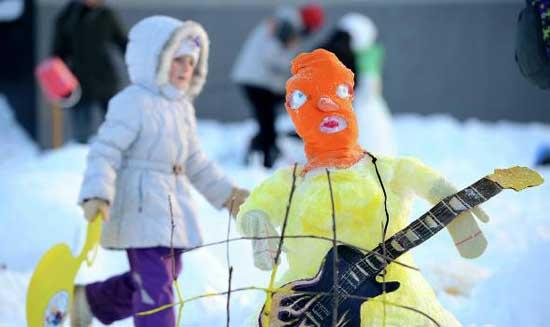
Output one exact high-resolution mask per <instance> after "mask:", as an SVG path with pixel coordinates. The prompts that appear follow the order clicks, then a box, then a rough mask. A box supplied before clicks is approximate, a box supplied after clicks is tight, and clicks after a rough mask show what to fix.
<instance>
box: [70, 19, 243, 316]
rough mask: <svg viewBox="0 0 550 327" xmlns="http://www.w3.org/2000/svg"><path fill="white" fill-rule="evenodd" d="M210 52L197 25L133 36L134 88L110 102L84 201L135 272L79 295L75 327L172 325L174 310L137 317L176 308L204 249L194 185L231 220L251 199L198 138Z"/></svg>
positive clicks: (109, 244) (144, 28)
mask: <svg viewBox="0 0 550 327" xmlns="http://www.w3.org/2000/svg"><path fill="white" fill-rule="evenodd" d="M208 46H209V40H208V36H207V34H206V32H205V31H204V29H203V28H202V27H201V26H200V25H199V24H197V23H195V22H192V21H185V22H182V21H179V20H176V19H173V18H170V17H165V16H153V17H149V18H146V19H144V20H142V21H140V22H139V23H137V24H136V25H135V26H134V27H133V28H132V29H131V30H130V33H129V43H128V47H127V52H126V64H127V66H128V71H129V75H130V80H131V82H132V84H131V85H130V86H128V87H127V88H125V89H124V90H122V91H121V92H119V93H118V94H117V95H116V96H115V97H113V98H112V99H111V101H110V102H109V110H108V113H107V117H106V121H105V123H104V124H103V125H102V126H101V128H100V130H99V132H98V135H97V138H96V139H95V140H94V142H93V143H92V144H91V146H90V153H89V155H88V161H87V168H86V173H85V176H84V181H83V183H82V188H81V193H80V198H79V202H80V204H81V205H82V207H83V209H84V214H85V217H86V219H87V220H92V219H94V217H95V216H96V215H97V214H98V213H102V214H103V217H104V219H105V222H104V226H103V233H102V239H101V244H102V246H104V247H106V248H109V249H123V250H126V252H127V255H128V259H129V263H130V271H129V272H127V273H124V274H122V275H119V276H114V277H112V278H110V279H108V280H106V281H102V282H97V283H93V284H89V285H86V286H85V287H82V286H80V287H76V289H75V302H74V305H73V309H72V312H71V323H72V326H88V325H89V324H90V323H91V320H92V316H93V317H95V318H97V319H99V320H100V321H101V322H102V323H104V324H110V323H112V322H114V321H117V320H120V319H124V318H127V317H130V316H133V317H134V323H135V325H136V326H139V327H144V326H158V327H163V326H174V325H175V317H174V312H173V310H163V311H160V312H158V313H155V314H152V315H146V316H137V315H136V314H137V313H138V312H143V311H147V310H150V309H153V308H156V307H159V306H162V305H165V304H169V303H172V302H173V293H172V281H173V279H174V277H176V276H174V273H175V274H179V272H180V270H181V261H180V254H181V249H184V248H188V247H193V246H196V245H199V244H200V243H201V236H200V233H199V229H198V227H197V217H196V212H195V208H194V201H193V200H192V198H191V196H190V188H191V185H192V186H194V187H195V188H196V189H197V190H198V191H199V192H200V193H202V195H204V196H205V197H206V199H207V200H208V201H209V202H210V203H211V204H212V205H213V206H214V207H216V208H223V207H225V208H227V209H229V210H231V211H232V214H236V212H237V210H238V208H239V206H240V204H241V203H242V202H243V201H244V199H245V198H246V197H247V195H248V192H247V191H245V190H241V189H239V188H237V187H236V186H234V185H233V183H232V182H231V181H230V180H229V179H228V178H227V177H226V176H225V174H223V173H222V171H221V170H220V169H219V168H218V167H217V166H216V165H215V164H213V163H212V162H211V161H209V160H208V159H207V157H206V156H205V154H204V152H203V151H202V150H201V148H200V146H199V142H198V139H197V132H196V118H195V109H194V107H193V104H192V100H193V98H194V97H195V96H197V95H198V94H199V93H200V91H201V89H202V87H203V85H204V82H205V79H206V74H207V60H208ZM172 221H173V223H174V228H173V229H172ZM171 247H173V248H174V249H175V257H173V256H170V251H171ZM174 262H175V267H176V269H175V272H173V269H172V268H173V263H174Z"/></svg>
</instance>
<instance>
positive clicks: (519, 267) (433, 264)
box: [0, 105, 550, 327]
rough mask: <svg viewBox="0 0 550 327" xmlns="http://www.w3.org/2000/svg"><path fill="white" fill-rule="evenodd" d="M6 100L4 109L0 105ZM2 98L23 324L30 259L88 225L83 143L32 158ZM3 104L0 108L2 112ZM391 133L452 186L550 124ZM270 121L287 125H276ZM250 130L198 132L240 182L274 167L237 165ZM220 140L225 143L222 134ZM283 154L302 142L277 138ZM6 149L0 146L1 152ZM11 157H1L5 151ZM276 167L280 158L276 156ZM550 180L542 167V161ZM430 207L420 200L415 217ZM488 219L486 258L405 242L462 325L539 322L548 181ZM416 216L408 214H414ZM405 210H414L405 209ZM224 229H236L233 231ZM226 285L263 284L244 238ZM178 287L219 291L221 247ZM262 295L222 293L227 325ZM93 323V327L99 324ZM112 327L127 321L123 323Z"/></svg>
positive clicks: (532, 148)
mask: <svg viewBox="0 0 550 327" xmlns="http://www.w3.org/2000/svg"><path fill="white" fill-rule="evenodd" d="M4 107H5V106H4ZM5 111H6V110H5V108H2V105H0V147H1V148H2V149H3V150H2V154H3V155H2V158H0V212H1V217H0V326H2V327H3V326H25V325H26V323H25V296H26V288H27V285H28V282H29V279H30V275H31V273H32V270H33V268H34V266H35V265H36V263H37V262H38V260H39V259H40V256H41V255H42V254H43V253H44V251H46V250H47V249H48V248H49V247H51V246H52V245H53V244H55V243H58V242H65V243H67V244H69V245H70V247H71V248H72V249H73V251H74V252H75V253H77V252H78V251H79V249H80V247H81V246H82V242H83V238H84V232H85V228H86V224H85V222H84V220H83V219H82V217H81V216H82V215H81V211H80V209H79V208H78V207H77V206H76V204H75V203H76V198H77V194H78V188H79V184H80V182H81V178H82V172H83V170H84V166H85V155H86V151H87V148H86V147H84V146H79V145H74V144H69V145H67V146H65V147H63V148H62V149H59V150H55V151H47V152H44V153H42V154H38V153H37V151H36V147H34V146H33V145H32V144H30V142H29V141H28V139H27V138H26V137H24V135H23V134H22V133H21V131H20V130H19V129H18V128H17V127H15V125H14V124H13V120H12V119H11V116H9V115H8V114H5ZM6 112H7V111H6ZM394 124H395V125H394V130H395V131H396V132H397V135H396V138H397V144H398V146H399V152H400V154H402V155H411V156H415V157H418V158H420V159H422V160H423V161H424V162H425V163H427V164H429V165H430V166H432V167H435V168H437V169H438V170H440V171H441V172H442V173H444V174H445V175H446V176H448V177H449V179H450V180H452V181H453V182H454V183H455V184H456V185H457V186H466V185H469V184H470V183H472V182H473V181H475V180H477V179H478V178H479V177H481V176H484V175H486V174H487V173H490V172H492V170H493V169H494V168H496V167H508V166H512V165H527V166H530V165H532V161H533V158H534V156H535V152H536V148H537V146H538V145H539V144H540V143H541V142H544V141H549V142H550V126H544V125H537V124H515V123H505V122H502V123H484V122H479V121H476V120H469V121H467V122H465V123H460V122H457V121H456V120H454V119H452V118H450V117H449V116H430V117H420V116H417V115H400V116H397V117H395V120H394ZM280 126H288V122H285V121H284V120H283V122H282V123H281V124H280ZM253 131H254V125H253V124H252V122H250V121H247V122H243V123H238V124H220V123H216V122H212V121H201V122H200V123H199V132H200V135H201V139H202V143H203V146H204V148H205V149H206V151H207V153H208V154H209V155H210V156H211V158H213V159H215V160H217V161H218V162H219V163H220V164H221V165H222V166H223V167H224V169H225V170H226V171H227V172H228V173H229V174H230V175H231V176H232V177H233V178H234V179H235V180H236V181H239V182H240V183H242V185H243V186H245V187H248V188H252V187H254V186H255V185H257V184H258V183H259V182H260V181H261V180H262V179H264V178H265V177H267V176H269V175H270V174H271V173H272V172H271V171H267V170H264V169H263V168H261V167H257V166H254V167H245V166H243V165H242V159H241V158H242V157H243V155H244V149H245V146H246V144H247V141H248V139H249V137H250V135H251V134H252V133H253ZM228 141H229V142H228ZM283 144H284V147H285V151H286V152H287V160H289V158H291V157H299V153H300V151H301V150H300V148H299V147H296V145H294V146H291V144H290V142H283ZM6 149H7V151H8V152H6ZM6 153H7V154H6ZM8 157H9V158H8ZM280 164H281V165H284V164H286V162H285V161H283V162H281V163H280ZM539 171H540V172H541V173H542V174H543V175H545V176H546V177H547V179H548V178H549V177H550V170H545V169H540V170H539ZM195 198H196V199H197V201H198V202H199V207H200V214H201V227H202V230H203V234H204V238H205V240H206V242H211V241H218V240H223V239H225V237H226V229H227V222H228V216H227V214H226V213H225V212H217V211H216V210H215V209H212V208H211V207H210V206H209V205H208V204H207V203H206V201H205V200H204V199H202V198H201V197H200V196H199V195H198V194H195ZM427 208H428V205H427V204H425V203H420V202H419V203H418V204H417V205H416V206H415V213H416V214H419V213H421V212H423V211H424V210H426V209H427ZM484 208H485V210H486V211H487V212H488V213H489V214H490V216H491V218H492V220H491V222H490V223H488V224H484V225H483V226H482V229H483V230H484V232H485V233H486V235H487V238H488V240H489V248H488V249H487V251H486V253H485V255H484V256H482V257H481V258H478V259H475V260H465V259H462V258H460V257H459V256H458V254H457V253H456V251H455V250H454V248H453V246H452V245H451V242H450V237H449V236H448V235H447V234H446V233H440V234H439V235H438V236H436V237H434V239H432V240H430V241H428V242H427V243H426V244H425V245H423V246H421V247H419V248H418V249H415V250H413V251H414V253H415V257H416V259H417V263H418V266H419V267H420V269H421V270H422V271H423V273H424V274H425V275H426V276H427V278H428V279H429V280H430V281H431V283H432V285H433V286H434V288H435V289H436V291H437V293H438V296H439V297H440V299H441V301H442V302H443V303H444V304H445V305H446V306H447V307H448V308H449V309H450V310H451V311H452V312H454V313H455V315H456V316H457V317H458V318H459V319H460V320H461V321H462V323H463V324H464V325H465V326H470V327H474V326H485V327H488V326H499V327H500V326H548V325H549V324H550V311H549V310H548V307H549V305H550V300H548V299H547V294H549V293H550V284H549V283H547V282H546V276H547V267H548V261H549V260H550V252H549V248H550V247H549V246H550V219H549V218H548V217H547V215H548V213H549V212H550V186H548V185H547V184H545V185H542V186H541V187H538V188H536V189H531V190H526V191H523V192H522V193H519V194H516V193H514V192H512V191H505V192H503V194H501V195H499V196H497V197H495V198H494V199H493V200H491V201H490V202H488V203H487V204H485V205H484ZM416 214H415V216H416ZM411 218H415V217H411ZM231 234H232V236H237V235H236V233H235V232H234V228H233V230H232V232H231ZM229 251H230V253H231V255H230V261H231V264H232V265H233V267H234V273H233V287H234V288H236V287H241V286H248V285H256V286H266V285H267V283H268V277H269V276H268V275H267V274H266V273H262V272H260V271H259V270H256V269H255V268H254V266H253V264H252V260H251V251H250V245H249V243H248V242H246V241H241V242H235V243H233V244H231V245H230V248H229ZM183 267H184V269H183V274H182V275H181V277H180V284H181V286H182V290H183V293H184V297H185V298H188V297H191V296H194V295H198V294H203V293H206V292H212V291H223V290H225V289H226V288H227V262H226V247H225V245H220V246H216V247H212V248H206V249H201V250H198V251H196V252H190V253H187V254H185V255H184V265H183ZM126 269H127V262H126V259H125V256H124V254H123V253H120V252H109V251H103V250H100V251H99V254H98V258H97V261H96V263H95V265H94V266H93V267H92V268H84V269H82V271H81V272H80V273H79V276H78V277H77V280H78V282H87V281H93V280H99V279H103V278H106V277H108V276H111V275H113V274H117V273H120V272H123V271H125V270H126ZM262 300H263V294H262V293H261V292H257V291H249V292H243V293H235V294H233V295H232V306H231V308H232V310H231V321H232V326H245V325H248V324H249V323H250V317H251V316H253V313H254V312H255V311H256V310H257V309H258V307H259V306H260V304H261V303H262ZM225 312H226V311H225V297H217V298H208V299H206V300H202V301H198V302H192V303H189V304H187V305H186V306H185V308H184V310H183V315H184V316H183V322H182V326H225V320H226V316H225ZM96 326H101V325H100V324H99V323H97V324H96ZM112 326H132V321H131V320H125V321H122V322H120V323H115V324H113V325H112Z"/></svg>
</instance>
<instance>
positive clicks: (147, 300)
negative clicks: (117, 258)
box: [86, 247, 181, 327]
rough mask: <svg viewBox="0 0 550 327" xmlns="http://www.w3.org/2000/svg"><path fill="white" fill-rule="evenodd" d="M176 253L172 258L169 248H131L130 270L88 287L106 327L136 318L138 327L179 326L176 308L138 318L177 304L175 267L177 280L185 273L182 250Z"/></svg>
mask: <svg viewBox="0 0 550 327" xmlns="http://www.w3.org/2000/svg"><path fill="white" fill-rule="evenodd" d="M174 253H175V257H174V258H172V257H171V256H170V248H165V247H156V248H143V249H127V250H126V254H127V255H128V261H129V262H130V271H128V272H126V273H124V274H122V275H118V276H114V277H111V278H109V279H107V280H105V281H103V282H96V283H92V284H88V285H86V297H87V299H88V303H89V304H90V309H91V310H92V313H93V315H94V317H95V318H97V319H99V321H101V322H102V323H103V324H106V325H108V324H111V323H112V322H114V321H117V320H121V319H124V318H128V317H131V316H133V317H134V325H135V326H136V327H151V326H155V327H173V326H175V324H176V319H175V313H174V310H173V309H166V310H163V311H160V312H157V313H154V314H151V315H147V316H137V313H138V312H142V311H147V310H151V309H154V308H157V307H159V306H162V305H165V304H170V303H173V302H174V294H173V291H172V284H173V280H174V264H175V273H176V277H177V275H179V273H180V271H181V258H180V256H181V250H177V249H176V250H174Z"/></svg>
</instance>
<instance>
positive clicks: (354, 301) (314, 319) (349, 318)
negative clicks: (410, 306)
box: [259, 245, 398, 327]
mask: <svg viewBox="0 0 550 327" xmlns="http://www.w3.org/2000/svg"><path fill="white" fill-rule="evenodd" d="M335 249H336V250H335ZM334 251H338V252H337V257H338V261H337V264H336V267H337V270H338V276H339V278H340V277H341V276H342V272H345V271H349V270H350V268H351V265H352V263H353V262H356V261H357V260H361V258H363V257H364V254H363V253H361V252H360V251H359V250H357V249H355V248H353V247H349V246H345V245H339V246H337V247H336V248H332V249H331V250H330V251H329V252H328V253H327V254H326V256H325V258H324V260H323V263H322V265H321V269H320V270H319V273H318V274H317V275H316V276H315V277H314V278H312V279H306V280H297V281H293V282H291V283H288V284H285V285H284V286H282V290H281V291H279V292H275V293H273V295H272V299H271V308H273V309H274V310H273V309H268V308H266V306H265V305H264V307H263V308H262V312H261V314H260V318H259V325H260V326H261V327H265V326H269V327H283V326H284V327H294V326H296V327H306V326H308V327H309V326H311V327H332V326H333V313H334V311H333V307H334V302H333V301H334V296H333V295H332V293H333V289H334V287H335V282H334V259H335V258H334ZM340 283H342V284H340ZM338 286H339V289H340V288H344V287H346V285H345V284H344V281H340V280H338ZM397 288H398V283H388V284H386V292H391V291H394V290H396V289H397ZM319 293H321V294H319ZM325 293H327V294H325ZM337 293H338V294H340V296H338V295H337V296H338V297H339V300H340V301H339V304H338V305H337V324H336V326H338V327H355V326H360V323H361V315H360V309H361V305H362V304H363V303H364V302H365V301H366V300H367V298H373V297H376V296H378V295H380V294H382V293H383V284H382V283H379V282H377V281H376V275H373V276H372V277H369V278H367V279H365V280H363V281H362V282H361V283H360V285H359V286H358V287H357V288H356V289H354V291H353V292H352V293H345V294H343V293H342V291H339V292H337ZM342 294H343V295H342ZM344 295H345V296H344Z"/></svg>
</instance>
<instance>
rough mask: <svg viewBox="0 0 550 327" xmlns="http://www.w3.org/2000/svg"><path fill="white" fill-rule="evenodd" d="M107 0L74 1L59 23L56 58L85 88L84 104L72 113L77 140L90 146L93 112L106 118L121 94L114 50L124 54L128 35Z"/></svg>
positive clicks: (55, 47)
mask: <svg viewBox="0 0 550 327" xmlns="http://www.w3.org/2000/svg"><path fill="white" fill-rule="evenodd" d="M103 2H104V1H103V0H76V1H70V2H69V3H68V4H67V5H66V6H65V7H64V8H63V9H62V10H61V12H60V14H59V15H58V17H57V20H56V23H55V33H54V43H53V55H55V56H58V57H60V58H61V59H62V60H63V61H64V62H65V63H66V64H67V65H68V66H69V67H70V69H71V70H72V71H73V73H74V74H75V76H76V77H77V79H78V80H79V82H80V85H81V87H82V98H81V100H80V102H79V103H78V104H77V105H76V106H75V107H74V108H72V109H71V123H72V129H73V136H74V138H75V140H76V141H77V142H79V143H86V142H87V141H88V138H89V137H90V136H91V135H92V134H93V133H94V132H95V131H94V130H93V116H92V113H93V108H94V106H99V107H100V108H101V112H102V116H105V114H106V112H107V103H108V101H109V99H110V98H111V97H112V96H113V95H114V94H115V93H116V92H117V91H118V90H119V88H120V81H121V78H120V76H118V74H117V70H116V69H115V65H114V62H113V60H112V59H113V58H112V57H111V54H112V50H111V49H112V48H115V49H116V48H118V49H119V50H120V52H121V53H124V51H125V48H126V42H127V38H126V31H125V29H124V28H123V27H122V25H121V23H120V22H119V19H118V18H117V16H116V15H115V13H114V11H113V10H111V9H110V8H108V7H107V6H105V5H104V3H103Z"/></svg>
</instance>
